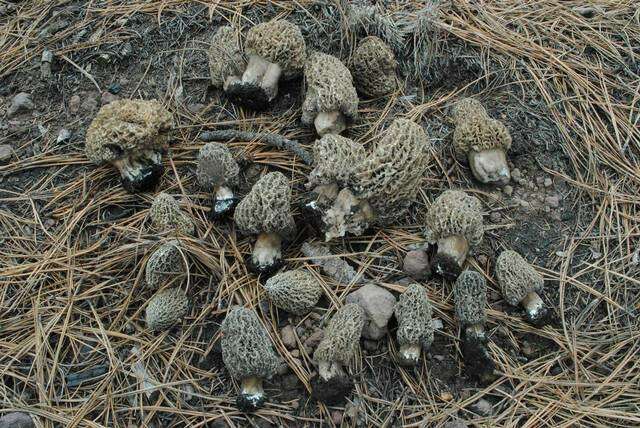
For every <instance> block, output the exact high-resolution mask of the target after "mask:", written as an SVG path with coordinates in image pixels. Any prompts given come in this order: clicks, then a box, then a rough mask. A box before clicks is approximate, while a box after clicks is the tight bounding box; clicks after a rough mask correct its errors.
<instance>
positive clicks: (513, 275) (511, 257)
mask: <svg viewBox="0 0 640 428" xmlns="http://www.w3.org/2000/svg"><path fill="white" fill-rule="evenodd" d="M496 277H497V278H498V284H500V288H501V290H502V295H503V296H504V298H505V300H506V301H507V302H508V303H509V304H510V305H513V306H517V305H518V304H519V303H520V302H521V301H522V299H524V298H525V296H526V295H527V294H529V293H531V292H536V293H539V292H541V291H542V287H543V285H544V279H543V278H542V275H540V273H539V272H538V271H537V270H535V269H534V268H533V266H531V265H530V264H529V262H527V261H526V260H525V259H524V257H522V256H521V255H520V254H518V253H516V252H515V251H513V250H505V251H503V252H502V253H501V254H500V256H498V260H496Z"/></svg>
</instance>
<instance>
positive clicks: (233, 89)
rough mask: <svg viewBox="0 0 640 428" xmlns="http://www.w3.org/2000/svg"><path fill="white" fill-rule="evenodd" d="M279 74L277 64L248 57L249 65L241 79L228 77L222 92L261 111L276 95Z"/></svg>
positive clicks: (280, 72)
mask: <svg viewBox="0 0 640 428" xmlns="http://www.w3.org/2000/svg"><path fill="white" fill-rule="evenodd" d="M281 74H282V69H281V68H280V66H279V65H278V64H274V63H272V62H269V61H267V60H266V59H264V58H262V57H261V56H258V55H249V63H248V64H247V68H246V69H245V71H244V73H243V74H242V78H240V77H238V76H230V77H228V78H227V79H226V80H225V82H224V90H225V92H226V93H227V94H228V95H229V96H231V97H232V98H234V99H235V100H236V101H237V102H239V103H240V104H243V105H246V106H247V107H250V108H254V109H262V108H265V107H266V106H267V104H268V103H270V102H271V101H272V100H273V99H274V98H275V97H276V95H278V80H280V75H281Z"/></svg>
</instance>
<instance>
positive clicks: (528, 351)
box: [520, 340, 535, 358]
mask: <svg viewBox="0 0 640 428" xmlns="http://www.w3.org/2000/svg"><path fill="white" fill-rule="evenodd" d="M520 350H521V351H522V354H523V355H524V356H525V357H529V358H531V357H533V356H534V354H535V349H533V346H531V344H530V343H529V342H527V341H526V340H525V341H524V342H522V347H521V348H520Z"/></svg>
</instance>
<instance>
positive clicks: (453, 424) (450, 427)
mask: <svg viewBox="0 0 640 428" xmlns="http://www.w3.org/2000/svg"><path fill="white" fill-rule="evenodd" d="M442 428H468V425H467V424H466V423H464V422H463V421H461V420H459V419H458V420H456V421H449V422H447V423H446V424H444V426H443V427H442Z"/></svg>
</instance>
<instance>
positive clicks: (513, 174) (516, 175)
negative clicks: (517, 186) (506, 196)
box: [511, 168, 522, 182]
mask: <svg viewBox="0 0 640 428" xmlns="http://www.w3.org/2000/svg"><path fill="white" fill-rule="evenodd" d="M511 178H512V179H513V181H515V182H518V180H520V179H521V178H522V172H520V170H519V169H518V168H516V169H514V170H513V171H511Z"/></svg>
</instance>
